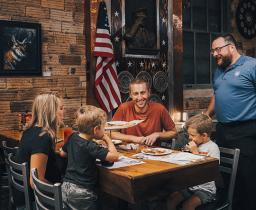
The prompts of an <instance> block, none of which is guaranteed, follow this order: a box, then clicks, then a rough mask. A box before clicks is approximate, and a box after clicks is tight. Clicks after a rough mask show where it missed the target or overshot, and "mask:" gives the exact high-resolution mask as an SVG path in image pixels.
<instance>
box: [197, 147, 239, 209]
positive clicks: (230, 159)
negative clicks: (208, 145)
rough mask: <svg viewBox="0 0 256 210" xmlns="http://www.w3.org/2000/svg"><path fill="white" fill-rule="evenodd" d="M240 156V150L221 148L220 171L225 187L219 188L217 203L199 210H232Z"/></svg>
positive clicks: (201, 207)
mask: <svg viewBox="0 0 256 210" xmlns="http://www.w3.org/2000/svg"><path fill="white" fill-rule="evenodd" d="M239 155H240V149H229V148H224V147H220V166H219V170H220V172H221V175H222V177H223V186H219V187H218V188H217V195H216V201H214V202H212V203H209V204H205V205H202V206H200V207H198V208H197V210H213V209H214V210H222V209H227V210H232V201H233V194H234V188H235V182H236V173H237V167H238V160H239Z"/></svg>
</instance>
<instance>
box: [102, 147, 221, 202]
mask: <svg viewBox="0 0 256 210" xmlns="http://www.w3.org/2000/svg"><path fill="white" fill-rule="evenodd" d="M119 152H120V153H121V154H122V155H125V156H128V157H131V156H132V155H134V154H136V153H138V150H136V151H134V150H130V151H123V150H119ZM174 152H175V151H174ZM143 162H144V163H143V164H139V165H132V166H127V167H122V168H116V169H108V168H105V167H103V166H98V169H99V185H100V190H101V191H102V192H105V193H107V194H109V195H112V196H114V197H116V198H119V199H121V200H123V201H125V202H127V203H130V204H136V203H139V202H141V201H144V200H146V199H148V198H151V197H157V196H161V195H163V194H165V193H166V192H173V191H177V190H181V189H184V188H186V187H189V186H194V185H197V184H201V183H205V182H208V181H212V180H215V179H216V178H217V177H218V176H219V171H218V164H219V162H218V160H217V159H215V158H211V157H206V158H205V159H203V160H199V161H196V162H193V163H189V164H186V165H177V164H172V163H167V162H162V161H156V160H143Z"/></svg>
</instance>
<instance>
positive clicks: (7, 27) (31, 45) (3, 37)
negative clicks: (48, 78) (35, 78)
mask: <svg viewBox="0 0 256 210" xmlns="http://www.w3.org/2000/svg"><path fill="white" fill-rule="evenodd" d="M0 46H1V47H0V75H1V76H12V75H13V76H17V75H20V76H28V75H41V74H42V68H41V66H42V58H41V25H40V24H38V23H27V22H18V21H4V20H1V21H0Z"/></svg>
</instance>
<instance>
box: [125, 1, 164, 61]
mask: <svg viewBox="0 0 256 210" xmlns="http://www.w3.org/2000/svg"><path fill="white" fill-rule="evenodd" d="M122 26H123V28H122V29H123V31H122V34H123V41H122V47H123V50H122V51H123V52H122V53H123V56H124V57H139V58H141V57H143V58H158V57H159V50H160V41H159V40H160V38H159V36H160V35H159V0H140V1H133V2H132V3H131V1H129V0H122Z"/></svg>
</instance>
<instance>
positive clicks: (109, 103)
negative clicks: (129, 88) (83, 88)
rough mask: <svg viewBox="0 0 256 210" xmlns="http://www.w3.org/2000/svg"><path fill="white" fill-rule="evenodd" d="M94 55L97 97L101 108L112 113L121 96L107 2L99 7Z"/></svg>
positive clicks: (119, 102)
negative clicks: (95, 58) (95, 59)
mask: <svg viewBox="0 0 256 210" xmlns="http://www.w3.org/2000/svg"><path fill="white" fill-rule="evenodd" d="M94 55H95V56H96V57H97V62H96V75H95V96H96V98H97V100H98V102H99V104H100V106H101V108H102V109H104V110H105V111H106V112H110V111H112V110H113V109H115V108H117V107H118V105H120V104H121V96H120V91H119V88H118V85H117V83H118V79H117V72H116V64H115V59H114V52H113V45H112V42H111V39H110V33H109V24H108V16H107V7H106V4H105V2H101V3H100V6H99V12H98V20H97V29H96V41H95V48H94Z"/></svg>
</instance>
